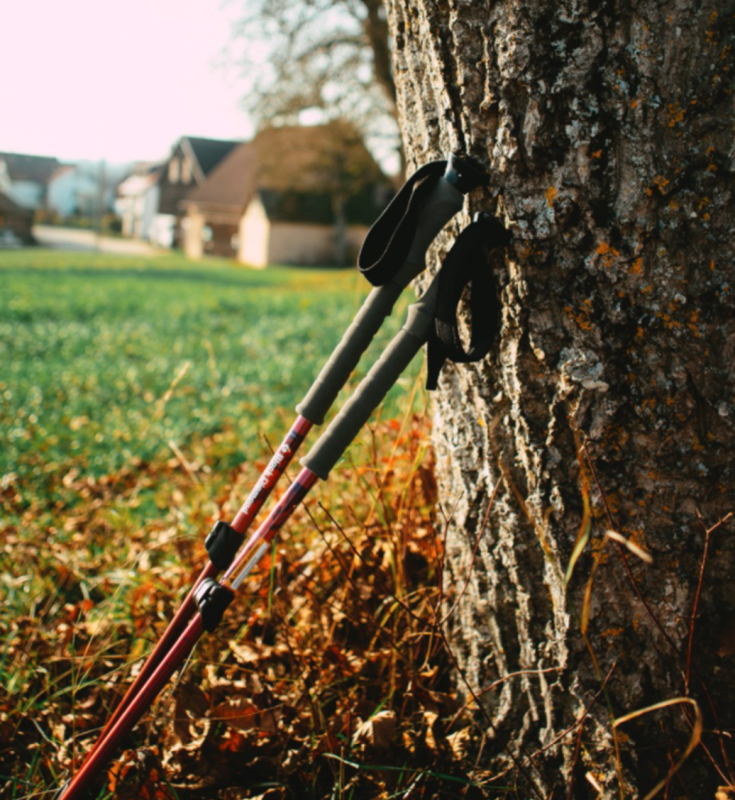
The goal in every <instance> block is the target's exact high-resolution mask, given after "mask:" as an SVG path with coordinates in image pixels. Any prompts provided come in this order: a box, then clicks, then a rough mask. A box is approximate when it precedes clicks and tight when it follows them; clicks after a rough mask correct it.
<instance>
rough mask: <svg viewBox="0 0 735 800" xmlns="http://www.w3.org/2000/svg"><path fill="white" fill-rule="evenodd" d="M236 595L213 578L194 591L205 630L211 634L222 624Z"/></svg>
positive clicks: (203, 582)
mask: <svg viewBox="0 0 735 800" xmlns="http://www.w3.org/2000/svg"><path fill="white" fill-rule="evenodd" d="M234 597H235V595H234V594H233V593H232V592H231V591H230V590H229V589H225V587H224V586H222V585H220V584H219V583H217V581H215V580H213V579H212V578H207V579H206V580H204V581H202V582H201V583H200V584H199V586H197V588H196V589H195V590H194V602H195V603H196V604H197V608H198V609H199V615H200V616H201V618H202V622H203V623H204V630H205V631H209V632H210V633H211V632H212V631H213V630H214V629H215V628H216V627H217V626H218V625H219V624H220V622H222V617H223V616H224V613H225V611H226V610H227V607H228V606H229V605H230V603H231V602H232V600H233V599H234Z"/></svg>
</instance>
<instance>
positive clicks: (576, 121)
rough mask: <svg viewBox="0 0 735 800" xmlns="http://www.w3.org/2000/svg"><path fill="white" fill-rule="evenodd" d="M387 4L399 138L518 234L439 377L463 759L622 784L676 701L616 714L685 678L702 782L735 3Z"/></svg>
mask: <svg viewBox="0 0 735 800" xmlns="http://www.w3.org/2000/svg"><path fill="white" fill-rule="evenodd" d="M388 8H389V19H390V25H391V32H392V36H393V41H394V72H395V77H396V84H397V87H398V105H399V112H400V122H401V129H402V134H403V138H404V145H405V148H406V153H407V156H408V159H409V163H410V164H412V165H413V166H418V165H420V164H421V163H424V162H425V161H428V160H430V159H433V158H436V157H440V156H441V155H442V154H444V153H446V152H447V151H452V150H453V151H458V152H462V153H465V154H467V155H469V156H471V157H473V158H475V159H477V160H478V161H479V162H480V163H482V164H483V166H484V167H485V168H486V169H487V170H488V172H489V174H490V176H491V180H490V185H489V186H488V187H487V188H485V189H483V190H480V191H477V192H475V193H474V194H473V195H472V196H471V198H470V200H469V204H468V211H469V213H473V212H475V211H479V210H484V211H490V212H492V213H494V214H496V215H498V216H499V217H500V218H501V219H502V220H503V222H504V223H505V224H506V225H507V227H508V228H509V229H510V230H511V231H512V233H513V242H512V244H511V246H510V247H509V248H508V249H507V252H506V257H505V259H504V261H503V262H502V263H500V264H494V265H493V268H494V269H495V270H496V272H497V275H498V279H499V282H500V284H501V286H502V302H503V320H502V331H501V336H500V338H499V341H498V342H497V344H496V346H495V347H494V348H493V351H492V352H491V354H490V355H489V356H488V358H487V359H486V360H485V361H484V362H482V363H480V364H477V365H456V366H453V367H450V368H446V369H445V371H444V374H443V377H442V379H441V382H440V389H439V391H438V392H437V393H436V397H435V400H434V415H435V434H434V436H435V448H436V453H437V473H438V477H439V484H440V491H441V500H442V505H443V509H444V512H445V514H446V515H447V517H448V518H449V520H450V522H449V535H448V540H447V576H446V581H447V583H448V585H450V586H451V585H455V586H457V585H464V582H465V579H466V576H467V574H468V573H469V574H470V576H471V577H470V579H469V584H468V587H467V590H466V591H465V592H464V594H463V596H462V599H461V601H460V603H459V604H458V607H457V609H456V611H455V613H454V615H453V616H452V618H451V619H450V620H449V622H448V625H449V634H450V639H451V641H452V643H453V647H454V649H455V652H456V655H457V658H458V661H459V664H460V667H461V671H462V676H461V677H460V676H458V689H459V691H460V692H465V693H468V692H469V689H468V688H467V686H466V685H465V683H464V681H466V682H467V683H468V684H469V686H470V687H471V689H472V691H474V692H475V693H482V694H481V700H482V706H483V709H484V711H483V712H482V713H478V714H477V716H476V724H477V725H478V726H480V727H481V728H482V730H483V732H484V734H485V735H486V737H487V738H488V740H489V743H486V744H485V747H484V749H483V754H484V755H483V757H484V763H485V764H486V765H487V766H488V768H489V769H491V770H496V771H497V770H503V769H512V770H516V772H517V771H518V763H517V761H516V762H514V761H513V760H512V759H511V756H510V755H509V753H512V754H514V756H516V757H517V759H520V761H521V762H522V763H523V764H525V770H526V772H527V774H528V775H530V776H531V779H532V780H533V781H534V782H535V783H536V785H537V787H539V791H542V792H544V793H548V792H549V791H550V790H551V788H552V787H553V786H554V785H556V786H565V787H568V786H570V785H576V786H580V785H581V784H584V782H585V781H584V775H585V773H586V772H591V773H592V774H593V775H594V776H595V778H594V779H595V780H597V781H598V783H600V784H601V785H602V786H603V787H604V790H605V792H607V793H609V794H610V796H613V793H614V794H615V796H619V792H621V791H622V792H623V794H624V795H625V796H628V797H634V796H638V794H640V796H643V795H645V793H646V791H647V790H649V789H651V788H652V787H653V786H654V785H655V783H656V781H657V780H658V779H660V778H662V777H664V776H665V775H666V771H667V769H669V767H670V765H671V763H673V762H674V761H676V757H675V755H674V754H675V753H677V752H678V753H681V752H682V751H683V749H684V748H685V747H686V744H687V742H688V740H689V739H688V737H689V735H690V731H691V721H692V720H691V717H689V718H688V717H687V712H686V711H685V710H683V709H684V706H681V705H679V706H672V707H670V708H668V709H665V710H661V711H657V712H655V713H651V714H649V715H647V716H645V717H642V718H641V719H639V720H636V721H635V722H631V723H628V724H627V726H626V725H621V726H618V727H617V728H614V727H613V719H614V718H620V717H622V716H623V715H625V714H627V713H629V712H632V711H634V710H636V709H640V708H644V707H646V706H648V705H651V704H653V703H658V702H661V701H664V700H666V699H671V698H675V697H680V696H688V697H691V698H693V699H695V700H696V701H697V703H698V704H699V706H700V708H701V710H702V713H703V714H704V717H705V728H706V730H708V731H709V733H705V734H704V738H703V745H704V747H700V748H698V749H697V750H696V751H695V753H694V754H693V755H692V756H691V757H690V758H689V759H688V761H687V764H686V765H685V767H684V769H683V770H682V771H681V772H679V773H678V776H677V778H676V780H677V781H679V784H677V785H679V787H680V788H681V787H684V788H683V790H682V792H683V793H682V796H691V797H704V796H713V794H714V791H710V790H712V789H713V787H716V786H717V785H722V784H723V781H724V779H725V778H727V780H728V781H733V780H734V778H733V775H732V771H731V769H730V766H729V761H728V759H733V752H732V745H731V741H732V739H731V738H730V737H729V734H728V733H725V732H733V728H735V665H734V663H733V654H734V653H735V644H733V642H735V625H734V624H733V620H734V619H735V592H733V591H732V588H731V586H732V584H731V576H732V574H733V568H734V567H735V543H734V542H733V538H732V535H731V532H728V528H727V526H724V525H723V526H721V527H719V528H717V529H716V530H715V531H713V532H712V534H711V540H712V542H711V543H712V549H711V550H710V551H709V559H708V562H707V563H706V564H705V569H704V572H703V573H702V575H703V581H702V589H701V592H700V595H699V599H698V606H697V608H696V612H697V613H696V618H694V617H693V616H692V612H693V610H694V604H695V600H696V599H697V597H698V595H697V586H698V581H699V576H700V570H701V567H702V559H703V553H704V546H705V530H706V529H707V528H711V527H712V526H714V525H716V524H717V522H718V520H720V519H722V518H723V517H724V516H725V515H726V514H727V513H728V512H729V511H731V510H733V505H735V503H733V488H735V480H734V471H733V458H732V453H733V451H734V450H735V430H734V426H733V420H734V419H735V371H734V370H733V367H732V365H733V357H734V356H735V319H734V318H733V317H734V315H733V313H732V309H733V292H734V291H735V289H733V285H734V284H733V279H734V278H735V269H734V268H733V264H734V254H733V246H734V244H735V208H733V202H732V201H733V198H732V187H733V173H734V172H735V147H734V146H733V137H732V132H733V124H734V123H735V103H734V100H733V89H732V87H733V77H734V76H733V71H734V70H733V66H734V62H733V53H732V47H733V44H734V43H735V4H733V3H731V2H730V3H728V2H717V1H716V0H709V1H708V2H700V3H697V4H692V3H685V2H675V3H662V2H654V1H653V0H642V2H633V1H632V0H630V1H629V2H613V1H612V0H610V1H608V2H600V3H591V2H585V0H578V1H575V0H568V1H567V2H561V3H557V4H553V5H552V4H548V3H543V2H540V0H524V1H522V0H516V1H515V2H513V1H510V0H509V1H507V2H487V3H478V2H472V1H471V0H449V2H435V0H389V2H388ZM467 221H468V219H467V217H465V218H464V219H463V220H461V221H460V222H458V223H456V224H455V226H454V228H453V229H450V230H449V232H448V233H447V234H445V235H444V236H443V237H442V238H440V240H439V244H438V246H437V248H436V252H435V253H434V258H432V260H431V263H432V267H431V269H436V265H437V263H438V260H439V258H440V257H441V255H442V254H443V253H444V252H445V251H446V248H447V246H448V244H449V243H450V241H451V238H452V236H453V235H454V234H455V233H456V232H457V230H458V229H459V227H460V226H461V225H463V224H466V223H467ZM431 269H430V270H429V271H431ZM491 498H493V502H492V507H491V508H490V509H489V513H488V507H489V505H490V499H491ZM486 516H487V521H486V524H485V525H484V526H483V521H484V520H485V517H486ZM609 529H614V530H615V531H616V532H617V533H618V534H619V535H621V536H622V537H624V538H625V540H628V541H630V542H631V543H632V544H633V545H634V546H639V547H641V548H642V549H643V550H645V551H646V552H648V553H650V554H651V556H652V558H653V563H652V564H650V565H649V564H647V563H645V562H644V561H642V560H640V559H639V558H638V557H637V556H636V555H635V549H633V551H631V550H629V549H628V548H627V547H626V546H625V543H624V542H623V543H621V542H620V541H615V540H611V539H609V538H605V531H607V530H609ZM585 530H588V531H589V541H588V542H587V544H586V547H585V548H584V551H583V552H582V555H581V556H580V557H579V558H578V560H577V561H576V562H575V563H574V565H573V567H574V568H573V570H572V574H571V579H570V581H569V585H568V586H567V585H565V576H566V573H567V570H568V569H569V566H570V562H571V561H572V554H573V553H574V548H575V543H576V542H577V541H578V537H579V536H580V534H581V533H584V532H585ZM730 531H731V529H730ZM478 536H479V537H481V541H480V544H479V547H478V550H477V556H476V558H475V560H474V562H472V552H473V548H474V545H475V543H476V540H477V537H478ZM591 580H592V584H591V585H592V589H591V591H590V592H589V595H588V587H589V586H590V581H591ZM585 615H587V616H588V619H586V616H585ZM583 629H584V631H585V633H586V635H583ZM605 681H606V682H605ZM603 683H604V696H603V695H601V689H602V686H603ZM491 684H497V685H496V688H494V689H493V690H492V691H485V692H484V693H483V691H484V690H486V689H487V687H489V686H490V685H491ZM591 704H592V708H591V710H589V713H588V714H587V716H586V717H585V718H584V722H583V726H580V724H579V722H580V720H581V718H582V716H583V715H584V714H585V712H586V710H587V709H590V705H591ZM568 728H569V729H570V731H569V733H568V735H565V736H560V734H562V732H564V731H565V730H567V729H568ZM580 730H583V736H584V741H585V746H584V747H582V748H578V747H577V745H576V743H577V738H578V735H579V733H580ZM718 731H720V732H722V733H717V732H718ZM705 748H706V749H705ZM672 759H673V761H672ZM718 770H719V774H718ZM733 771H735V770H733ZM723 776H724V777H723ZM621 785H622V786H623V787H624V788H623V789H619V788H618V787H619V786H621ZM526 791H530V790H528V789H527V790H526ZM580 791H581V789H580ZM704 792H709V794H704ZM687 793H688V794H687ZM521 796H530V794H526V795H523V794H522V795H521ZM580 796H582V795H580Z"/></svg>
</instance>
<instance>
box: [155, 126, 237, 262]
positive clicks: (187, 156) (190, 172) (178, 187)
mask: <svg viewBox="0 0 735 800" xmlns="http://www.w3.org/2000/svg"><path fill="white" fill-rule="evenodd" d="M239 144H240V142H239V141H231V140H224V139H203V138H200V137H195V136H183V137H182V138H181V139H179V141H178V142H177V143H176V145H175V146H174V148H173V151H172V152H171V155H170V156H169V158H168V160H167V161H166V162H165V163H164V164H163V165H162V167H161V171H160V177H159V179H158V184H157V185H158V192H159V197H158V209H157V211H156V214H155V215H154V220H153V227H154V228H155V235H156V237H157V238H158V239H160V240H164V239H165V240H168V241H170V243H171V244H170V245H169V246H179V244H180V240H181V235H180V231H179V227H178V221H179V216H180V214H181V211H180V209H179V203H180V202H181V201H182V200H183V199H184V197H185V196H186V195H187V194H188V192H190V191H191V190H192V189H193V188H194V187H196V186H201V185H202V184H204V182H205V181H206V180H207V177H208V176H209V175H210V174H211V172H212V171H213V170H214V169H215V168H216V167H217V165H218V164H219V163H220V162H221V161H222V160H223V159H224V158H225V157H226V156H228V155H229V154H230V153H231V152H232V150H234V149H235V148H236V147H237V146H238V145H239Z"/></svg>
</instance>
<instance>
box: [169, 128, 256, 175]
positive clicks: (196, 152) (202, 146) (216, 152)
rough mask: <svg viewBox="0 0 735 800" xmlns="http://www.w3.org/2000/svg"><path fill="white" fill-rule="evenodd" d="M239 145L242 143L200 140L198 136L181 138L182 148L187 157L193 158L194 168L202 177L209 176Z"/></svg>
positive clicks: (224, 140) (223, 140)
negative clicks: (197, 169) (196, 168)
mask: <svg viewBox="0 0 735 800" xmlns="http://www.w3.org/2000/svg"><path fill="white" fill-rule="evenodd" d="M240 144H242V142H239V141H232V140H227V139H202V138H201V137H198V136H182V137H181V146H182V148H183V149H184V150H185V151H187V155H191V156H193V157H194V160H195V162H196V164H195V167H198V168H199V169H200V170H201V171H202V177H206V176H207V175H209V173H210V172H211V171H212V170H213V169H214V168H215V167H216V166H217V164H219V163H220V162H221V161H222V159H223V158H225V157H226V156H228V155H229V154H230V153H231V152H232V151H233V150H234V149H235V148H236V147H237V146H238V145H240Z"/></svg>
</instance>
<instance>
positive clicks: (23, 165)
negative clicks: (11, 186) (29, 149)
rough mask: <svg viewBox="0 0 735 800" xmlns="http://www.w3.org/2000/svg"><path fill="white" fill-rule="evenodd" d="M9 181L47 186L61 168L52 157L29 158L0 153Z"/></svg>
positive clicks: (19, 154)
mask: <svg viewBox="0 0 735 800" xmlns="http://www.w3.org/2000/svg"><path fill="white" fill-rule="evenodd" d="M0 159H2V160H3V161H4V162H5V166H6V168H7V173H8V177H9V178H10V180H11V181H32V182H33V183H41V184H47V183H48V182H49V180H50V179H51V176H52V175H53V174H54V173H55V172H56V170H57V169H59V167H60V166H61V162H60V161H59V160H58V159H57V158H55V157H53V156H31V155H25V154H23V153H0Z"/></svg>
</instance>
